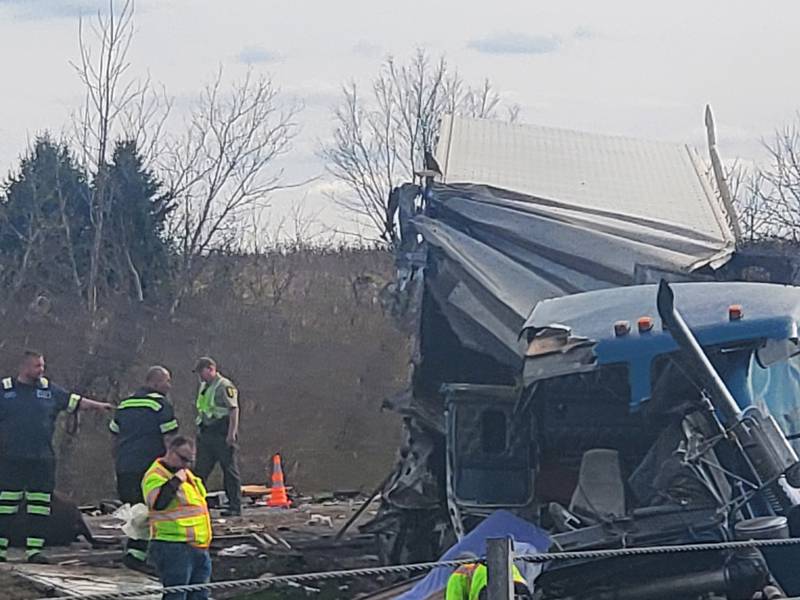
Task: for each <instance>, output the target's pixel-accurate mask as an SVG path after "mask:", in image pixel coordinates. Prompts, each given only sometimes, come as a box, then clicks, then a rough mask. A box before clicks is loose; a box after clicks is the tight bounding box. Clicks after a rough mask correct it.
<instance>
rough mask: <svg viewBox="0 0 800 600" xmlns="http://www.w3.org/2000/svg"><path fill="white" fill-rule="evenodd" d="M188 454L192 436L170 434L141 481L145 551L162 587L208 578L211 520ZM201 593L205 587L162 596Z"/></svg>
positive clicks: (196, 599) (172, 599) (191, 598)
mask: <svg viewBox="0 0 800 600" xmlns="http://www.w3.org/2000/svg"><path fill="white" fill-rule="evenodd" d="M194 459H195V445H194V441H192V440H191V439H188V438H185V437H183V436H176V437H174V438H172V439H171V440H169V442H168V443H167V453H166V454H165V455H164V456H163V457H161V458H159V459H156V461H155V462H154V463H153V464H152V465H151V466H150V468H149V469H148V470H147V473H145V475H144V479H143V480H142V495H143V496H144V498H145V502H146V503H147V507H148V509H149V517H148V518H149V521H150V552H149V556H150V560H151V561H152V562H153V564H154V565H155V567H156V569H157V570H158V574H159V577H160V579H161V584H162V585H163V586H164V587H171V586H176V585H186V584H190V583H207V582H208V581H210V579H211V557H210V556H209V554H208V547H209V546H210V544H211V519H210V517H209V513H208V506H207V505H206V488H205V486H204V485H203V482H202V481H201V480H200V478H199V477H198V476H197V475H195V474H194V473H192V471H191V466H192V464H193V463H194ZM207 598H208V591H202V592H190V593H189V594H188V595H187V594H186V593H185V592H180V593H167V594H164V596H163V599H162V600H206V599H207Z"/></svg>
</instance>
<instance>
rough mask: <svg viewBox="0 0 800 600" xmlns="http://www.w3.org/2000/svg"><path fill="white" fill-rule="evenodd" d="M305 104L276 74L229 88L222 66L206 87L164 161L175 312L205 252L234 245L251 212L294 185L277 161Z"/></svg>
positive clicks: (248, 75) (258, 77)
mask: <svg viewBox="0 0 800 600" xmlns="http://www.w3.org/2000/svg"><path fill="white" fill-rule="evenodd" d="M299 108H300V107H299V106H298V105H296V104H285V103H283V102H282V101H281V99H280V93H279V90H278V88H277V87H276V86H275V85H274V84H273V83H272V81H271V80H270V79H268V78H266V77H261V76H255V75H254V74H253V73H252V72H249V73H248V74H247V76H246V77H245V78H244V79H243V80H242V81H239V82H237V83H235V84H234V85H233V86H232V87H231V88H230V89H228V90H223V72H222V69H220V70H219V72H218V74H217V77H216V79H215V80H214V81H213V82H212V83H211V84H209V85H208V86H206V88H205V89H204V90H203V92H202V95H201V97H200V99H199V101H198V103H197V105H196V106H195V108H194V109H193V110H192V112H191V115H190V117H189V120H188V127H187V131H186V133H185V135H184V136H182V137H181V138H179V139H178V140H177V141H175V142H174V143H173V144H172V146H171V147H170V149H169V152H168V153H167V156H166V160H165V162H164V165H163V169H164V174H165V178H166V180H167V182H168V185H169V188H170V193H171V194H172V195H173V197H174V198H175V199H176V201H177V203H178V209H177V210H175V211H174V212H173V213H172V220H171V222H170V236H171V237H172V239H174V240H175V241H176V243H177V250H178V254H179V264H178V266H177V267H178V268H177V285H176V292H175V296H174V299H173V302H172V308H171V310H172V312H174V311H175V310H176V309H177V307H178V305H179V304H180V302H181V301H182V299H183V298H184V296H185V295H186V293H187V292H188V291H189V289H190V288H191V286H192V284H193V283H194V281H196V279H197V277H198V276H199V275H200V273H201V271H202V261H201V260H198V259H200V258H201V257H203V256H204V255H207V254H208V253H209V252H211V251H213V250H217V249H220V248H222V247H226V246H227V245H230V244H233V245H234V246H235V239H236V236H237V235H238V234H240V233H241V226H242V222H241V220H242V218H243V217H244V216H246V212H247V211H248V210H249V209H251V208H252V207H253V206H255V205H259V204H263V203H264V202H266V200H267V198H268V196H269V194H270V193H271V192H273V191H275V190H278V189H283V188H286V187H288V186H286V185H283V184H282V183H281V180H282V175H283V172H282V170H281V169H277V168H273V167H274V161H275V159H277V158H278V157H279V156H281V155H282V154H284V153H285V152H286V151H287V150H288V149H289V147H290V145H291V142H292V140H293V138H294V137H295V135H296V134H297V125H296V123H295V117H296V115H297V113H298V110H299ZM298 185H299V184H298Z"/></svg>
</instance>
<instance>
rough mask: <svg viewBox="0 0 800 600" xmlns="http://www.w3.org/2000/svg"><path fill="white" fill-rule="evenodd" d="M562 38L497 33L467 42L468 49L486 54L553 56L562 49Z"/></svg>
mask: <svg viewBox="0 0 800 600" xmlns="http://www.w3.org/2000/svg"><path fill="white" fill-rule="evenodd" d="M561 46H562V42H561V38H559V37H558V36H555V35H528V34H525V33H514V32H506V33H495V34H492V35H489V36H486V37H482V38H477V39H473V40H470V41H469V42H467V47H468V48H470V49H472V50H477V51H478V52H482V53H484V54H531V55H536V54H551V53H553V52H558V51H559V50H560V49H561Z"/></svg>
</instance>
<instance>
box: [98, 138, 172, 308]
mask: <svg viewBox="0 0 800 600" xmlns="http://www.w3.org/2000/svg"><path fill="white" fill-rule="evenodd" d="M106 175H107V177H108V179H107V182H106V185H107V193H108V194H109V196H108V198H107V200H108V201H107V202H106V207H107V211H108V212H107V216H106V219H107V223H108V225H109V226H108V228H107V229H106V232H107V236H106V243H105V247H106V249H107V251H108V254H107V255H108V257H109V259H110V260H109V264H108V265H106V267H105V269H106V281H107V282H108V283H109V284H110V285H112V286H114V287H119V288H121V291H122V290H124V291H127V292H131V293H133V295H134V296H135V297H136V298H138V299H139V300H143V299H144V297H145V295H146V294H148V292H150V291H153V290H154V289H155V288H157V287H159V286H161V285H163V284H165V283H167V282H168V281H169V268H170V261H169V256H170V252H169V245H168V243H167V241H166V239H165V237H164V227H165V221H166V218H167V215H168V214H169V212H170V210H172V209H173V208H174V203H173V200H172V197H171V196H170V195H169V194H168V193H164V192H162V191H161V183H160V182H159V181H158V179H157V178H156V177H155V175H154V174H153V173H152V172H151V171H149V170H148V169H145V168H144V165H143V161H142V157H141V156H140V155H139V153H138V150H137V147H136V142H134V141H119V142H117V143H116V145H115V147H114V152H113V155H112V160H111V164H110V165H109V166H108V171H107V173H106Z"/></svg>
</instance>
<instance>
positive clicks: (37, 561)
mask: <svg viewBox="0 0 800 600" xmlns="http://www.w3.org/2000/svg"><path fill="white" fill-rule="evenodd" d="M28 562H29V563H31V564H32V565H49V564H50V559H49V558H47V557H46V556H45V555H44V554H42V553H41V552H37V553H36V554H31V555H30V556H29V557H28Z"/></svg>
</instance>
